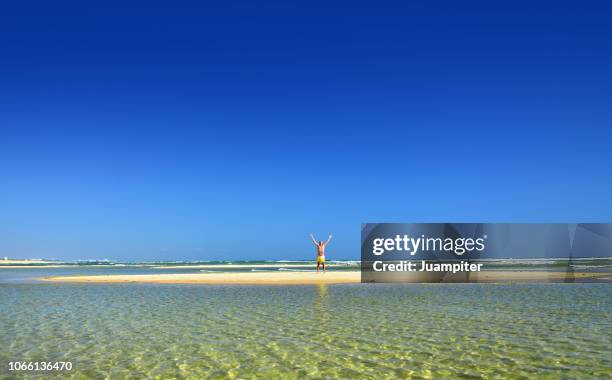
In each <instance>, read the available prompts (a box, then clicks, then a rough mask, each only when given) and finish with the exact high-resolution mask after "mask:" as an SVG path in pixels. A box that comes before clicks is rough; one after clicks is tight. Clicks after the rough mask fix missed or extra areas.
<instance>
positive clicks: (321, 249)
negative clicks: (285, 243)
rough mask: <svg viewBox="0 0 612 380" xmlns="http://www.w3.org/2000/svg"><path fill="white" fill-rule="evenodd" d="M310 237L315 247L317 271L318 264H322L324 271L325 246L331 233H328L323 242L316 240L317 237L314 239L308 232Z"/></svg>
mask: <svg viewBox="0 0 612 380" xmlns="http://www.w3.org/2000/svg"><path fill="white" fill-rule="evenodd" d="M310 238H311V239H312V242H313V243H314V245H315V246H316V247H317V272H318V271H319V265H322V266H323V272H325V247H326V246H327V244H329V241H330V240H331V239H332V234H329V237H328V238H327V241H326V242H325V243H323V241H322V240H320V241H317V239H315V237H314V236H313V235H312V234H310Z"/></svg>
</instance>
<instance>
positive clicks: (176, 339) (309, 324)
mask: <svg viewBox="0 0 612 380" xmlns="http://www.w3.org/2000/svg"><path fill="white" fill-rule="evenodd" d="M611 296H612V293H611V290H610V286H609V284H534V285H492V284H465V285H459V284H452V285H443V284H439V285H438V284H436V285H417V284H405V285H393V284H387V285H383V284H380V285H366V284H355V285H334V286H287V287H282V286H278V287H248V286H226V287H223V286H197V285H195V286H194V285H120V284H117V285H76V284H59V285H56V284H10V285H9V284H5V285H0V328H1V329H0V347H2V349H1V350H0V362H1V363H3V365H4V364H5V363H7V362H8V361H9V360H15V359H19V360H27V361H37V360H38V361H41V360H45V361H49V360H71V361H73V362H74V367H75V371H73V372H72V373H70V374H69V376H72V377H74V378H83V377H93V378H104V377H109V378H125V377H134V378H142V377H148V378H155V377H159V378H168V377H176V378H253V377H258V378H279V377H281V378H284V379H286V378H288V379H292V378H293V379H302V378H330V377H334V378H335V377H338V378H376V379H379V378H398V377H399V378H410V377H413V378H456V377H477V378H480V377H485V378H526V377H533V376H538V377H549V378H559V377H562V378H576V377H580V378H589V377H590V378H610V377H611V375H612V352H611V350H610V347H611V346H612V342H611V331H612V322H611V319H610V315H611V311H612V310H611V309H612V302H611V301H610V300H611V299H612V298H611ZM5 370H6V368H3V369H2V370H0V371H5ZM2 373H3V372H0V375H2ZM58 376H60V375H58ZM0 377H2V376H0ZM61 377H62V378H65V377H66V375H65V374H63V375H61Z"/></svg>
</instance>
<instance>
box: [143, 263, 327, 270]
mask: <svg viewBox="0 0 612 380" xmlns="http://www.w3.org/2000/svg"><path fill="white" fill-rule="evenodd" d="M315 265H316V264H315V263H314V262H313V264H196V265H164V266H155V267H153V269H181V268H184V269H198V268H202V269H207V268H208V269H213V268H223V269H232V268H299V269H303V268H311V269H312V267H313V266H315Z"/></svg>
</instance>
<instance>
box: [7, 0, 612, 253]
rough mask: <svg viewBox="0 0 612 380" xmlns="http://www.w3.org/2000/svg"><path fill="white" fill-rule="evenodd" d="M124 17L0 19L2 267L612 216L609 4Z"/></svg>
mask: <svg viewBox="0 0 612 380" xmlns="http://www.w3.org/2000/svg"><path fill="white" fill-rule="evenodd" d="M125 3H126V2H120V3H117V4H115V5H113V4H112V3H111V2H108V1H105V2H99V3H97V5H95V6H91V7H87V8H86V7H85V5H84V4H83V2H75V3H72V4H70V3H62V4H61V5H60V4H59V3H55V2H41V3H36V2H22V7H20V8H9V7H11V6H12V5H8V4H3V5H2V9H1V10H0V33H1V35H2V40H1V41H0V256H10V257H51V258H60V259H77V258H110V259H121V260H154V259H190V260H194V259H201V260H210V259H302V258H310V257H311V256H312V255H313V252H314V251H313V247H312V245H311V243H310V242H309V239H308V233H310V232H313V233H315V234H316V235H317V236H318V237H319V236H320V238H321V239H322V238H324V237H325V235H326V234H327V233H328V232H333V233H334V235H335V240H334V241H333V242H332V245H330V247H329V258H331V259H334V258H343V259H346V258H358V257H359V241H360V237H359V234H360V224H361V223H362V222H383V221H384V222H394V221H397V222H411V221H421V222H422V221H454V222H459V221H475V222H476V221H478V222H480V221H500V222H512V221H516V222H519V221H520V222H534V221H546V222H551V221H559V222H581V221H582V222H586V221H607V222H609V221H611V220H612V202H611V197H610V194H611V187H612V186H611V185H612V165H611V164H612V148H611V142H612V139H611V137H612V69H611V68H612V22H610V20H612V8H611V7H612V6H611V5H609V4H610V3H609V2H603V1H602V2H589V1H586V2H567V3H566V2H563V1H551V2H532V1H528V2H520V1H508V2H495V1H494V2H491V1H482V2H457V1H448V2H445V1H435V2H432V1H423V2H404V1H402V2H397V3H391V2H358V1H350V2H345V3H340V2H331V1H325V2H320V3H319V2H313V1H308V2H290V3H291V4H292V5H291V6H290V5H288V4H287V2H280V1H279V2H277V3H272V2H270V3H265V4H263V3H262V4H260V5H258V6H254V5H253V3H252V2H243V3H242V4H241V2H231V4H230V3H228V2H213V3H210V4H209V5H206V3H205V2H198V3H199V4H200V5H197V4H196V3H193V4H190V3H181V4H180V6H178V7H176V8H168V7H167V6H166V5H164V4H162V3H155V2H143V3H140V4H137V3H133V6H131V7H129V8H125V7H124V6H121V4H125ZM606 3H607V4H608V5H606ZM144 4H148V8H143V6H144ZM167 4H170V3H167ZM172 4H175V5H176V2H172ZM296 4H297V5H296ZM230 5H231V7H230Z"/></svg>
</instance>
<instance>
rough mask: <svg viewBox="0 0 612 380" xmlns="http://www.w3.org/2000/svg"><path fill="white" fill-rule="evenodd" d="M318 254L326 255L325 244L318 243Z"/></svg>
mask: <svg viewBox="0 0 612 380" xmlns="http://www.w3.org/2000/svg"><path fill="white" fill-rule="evenodd" d="M317 255H318V256H325V244H317Z"/></svg>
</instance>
